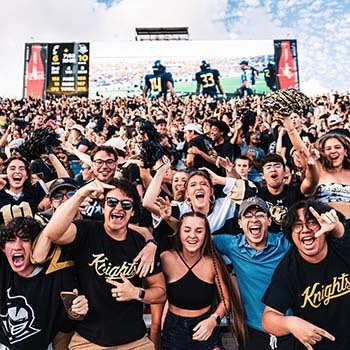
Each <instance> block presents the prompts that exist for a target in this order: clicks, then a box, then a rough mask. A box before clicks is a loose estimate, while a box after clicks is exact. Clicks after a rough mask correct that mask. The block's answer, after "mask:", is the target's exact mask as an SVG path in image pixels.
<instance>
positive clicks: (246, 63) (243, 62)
mask: <svg viewBox="0 0 350 350" xmlns="http://www.w3.org/2000/svg"><path fill="white" fill-rule="evenodd" d="M240 64H245V65H246V66H248V61H246V60H243V61H241V62H240Z"/></svg>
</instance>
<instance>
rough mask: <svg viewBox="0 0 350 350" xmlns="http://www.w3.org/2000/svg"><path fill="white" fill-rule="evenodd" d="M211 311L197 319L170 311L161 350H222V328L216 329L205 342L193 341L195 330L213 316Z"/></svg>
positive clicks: (163, 332) (165, 324) (166, 319)
mask: <svg viewBox="0 0 350 350" xmlns="http://www.w3.org/2000/svg"><path fill="white" fill-rule="evenodd" d="M211 313H212V312H211V311H208V312H206V313H205V314H203V315H201V316H197V317H182V316H178V315H175V314H173V313H171V312H170V311H168V313H167V315H166V318H165V321H164V327H163V331H162V337H161V350H212V349H214V348H215V347H220V348H221V349H223V348H222V343H221V336H220V327H215V328H214V330H213V333H212V334H211V336H210V337H209V338H208V339H207V340H205V341H198V340H193V339H192V335H193V328H194V327H195V326H196V325H197V324H198V323H199V322H200V321H202V320H205V319H206V318H208V317H209V316H210V315H211Z"/></svg>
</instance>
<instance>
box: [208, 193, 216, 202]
mask: <svg viewBox="0 0 350 350" xmlns="http://www.w3.org/2000/svg"><path fill="white" fill-rule="evenodd" d="M214 202H215V197H214V195H211V196H210V197H209V203H210V204H214Z"/></svg>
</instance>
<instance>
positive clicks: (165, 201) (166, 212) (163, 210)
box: [156, 196, 171, 221]
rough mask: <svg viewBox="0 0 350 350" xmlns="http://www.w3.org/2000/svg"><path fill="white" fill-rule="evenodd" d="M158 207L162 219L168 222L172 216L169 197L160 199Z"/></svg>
mask: <svg viewBox="0 0 350 350" xmlns="http://www.w3.org/2000/svg"><path fill="white" fill-rule="evenodd" d="M156 205H157V206H158V207H159V215H160V217H161V218H162V219H163V220H165V221H166V220H168V219H169V218H170V216H171V204H170V200H169V197H168V196H166V197H165V198H163V197H158V198H157V199H156Z"/></svg>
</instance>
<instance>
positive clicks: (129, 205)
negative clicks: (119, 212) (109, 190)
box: [106, 197, 134, 210]
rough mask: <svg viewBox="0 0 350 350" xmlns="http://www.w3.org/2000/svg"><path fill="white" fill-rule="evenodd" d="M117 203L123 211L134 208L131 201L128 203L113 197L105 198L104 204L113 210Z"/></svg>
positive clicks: (126, 200) (125, 200)
mask: <svg viewBox="0 0 350 350" xmlns="http://www.w3.org/2000/svg"><path fill="white" fill-rule="evenodd" d="M118 203H120V205H121V206H122V208H123V209H124V210H130V209H132V207H133V206H134V203H133V202H132V201H129V200H128V199H122V200H120V199H118V198H115V197H107V198H106V204H107V205H108V206H109V207H110V208H115V207H116V206H117V205H118Z"/></svg>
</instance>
